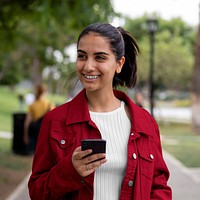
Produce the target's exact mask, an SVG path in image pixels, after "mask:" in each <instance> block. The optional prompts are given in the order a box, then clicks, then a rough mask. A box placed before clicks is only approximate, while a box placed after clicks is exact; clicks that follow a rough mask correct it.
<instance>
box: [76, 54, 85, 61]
mask: <svg viewBox="0 0 200 200" xmlns="http://www.w3.org/2000/svg"><path fill="white" fill-rule="evenodd" d="M86 58H87V56H86V55H85V54H83V53H78V55H77V59H78V60H85V59H86Z"/></svg>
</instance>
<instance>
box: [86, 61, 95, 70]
mask: <svg viewBox="0 0 200 200" xmlns="http://www.w3.org/2000/svg"><path fill="white" fill-rule="evenodd" d="M94 66H95V63H94V61H93V60H92V59H87V61H86V62H85V65H84V70H85V71H87V72H90V71H93V70H94Z"/></svg>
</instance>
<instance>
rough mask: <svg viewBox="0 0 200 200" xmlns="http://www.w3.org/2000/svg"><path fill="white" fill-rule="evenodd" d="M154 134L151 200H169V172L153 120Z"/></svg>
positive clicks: (157, 129)
mask: <svg viewBox="0 0 200 200" xmlns="http://www.w3.org/2000/svg"><path fill="white" fill-rule="evenodd" d="M153 123H154V126H155V132H156V136H155V137H156V138H155V155H156V157H155V167H154V177H153V182H152V190H151V200H171V199H172V191H171V188H170V187H169V186H168V185H167V181H168V179H169V170H168V168H167V166H166V163H165V161H164V158H163V154H162V147H161V141H160V132H159V128H158V125H157V123H156V122H155V120H153Z"/></svg>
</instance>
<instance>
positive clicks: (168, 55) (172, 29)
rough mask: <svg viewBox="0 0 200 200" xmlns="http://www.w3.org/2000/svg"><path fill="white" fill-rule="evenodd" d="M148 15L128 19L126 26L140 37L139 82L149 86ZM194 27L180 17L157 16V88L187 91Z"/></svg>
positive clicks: (189, 81)
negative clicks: (169, 18) (164, 18)
mask: <svg viewBox="0 0 200 200" xmlns="http://www.w3.org/2000/svg"><path fill="white" fill-rule="evenodd" d="M146 19H147V16H146V15H144V16H143V17H140V18H136V19H133V20H132V19H127V21H126V25H125V26H126V28H127V30H129V31H130V32H131V34H132V35H134V36H135V38H136V39H137V41H138V43H139V46H140V55H139V60H138V61H139V67H138V68H139V69H138V77H139V83H138V84H139V85H147V84H148V77H149V59H150V58H149V56H150V52H149V51H150V50H149V38H148V34H147V30H146ZM194 35H195V29H194V28H193V27H190V26H189V25H187V24H186V23H185V22H183V21H182V20H181V19H180V18H175V19H172V20H170V21H166V20H162V19H161V18H158V31H157V32H156V33H155V66H154V68H155V69H154V79H155V80H154V81H155V86H156V87H157V88H163V87H164V88H166V87H167V88H171V89H179V90H188V89H189V88H190V85H191V75H192V67H193V59H194V54H193V53H194V50H193V46H194V40H195V38H194Z"/></svg>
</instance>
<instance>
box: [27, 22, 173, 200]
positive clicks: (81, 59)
mask: <svg viewBox="0 0 200 200" xmlns="http://www.w3.org/2000/svg"><path fill="white" fill-rule="evenodd" d="M137 52H138V46H137V44H136V42H135V40H134V39H133V38H132V37H131V36H130V35H129V34H128V32H126V31H125V30H123V29H122V28H115V27H113V26H112V25H110V24H98V23H97V24H92V25H90V26H88V27H86V28H85V29H84V30H83V31H82V33H81V34H80V36H79V38H78V42H77V61H76V68H77V74H78V78H79V80H80V81H81V82H82V84H83V86H84V89H83V90H82V91H81V92H80V93H79V94H78V95H77V96H76V97H75V98H74V99H72V100H71V101H70V102H68V103H66V104H64V105H62V106H60V107H58V108H56V109H54V110H53V111H52V112H49V113H48V114H47V115H46V116H45V118H44V120H43V124H42V127H41V132H40V133H41V134H40V135H39V140H38V145H37V148H36V152H35V157H34V161H33V171H32V175H31V177H30V180H29V192H30V197H31V199H35V200H36V199H48V200H50V199H68V200H71V199H72V200H92V199H94V200H118V199H120V200H122V199H126V200H148V199H157V200H158V199H163V200H169V199H171V189H170V187H169V186H168V185H167V180H168V177H169V172H168V169H167V166H166V164H165V162H164V160H163V156H162V150H161V144H160V136H159V129H158V126H157V124H156V122H155V121H154V119H153V118H152V117H151V116H150V114H149V113H148V112H147V111H145V110H144V109H142V108H140V107H139V106H137V105H135V104H134V103H133V102H132V100H131V99H130V98H129V97H128V96H127V95H126V94H125V93H123V92H121V91H118V90H114V89H113V88H115V87H116V86H118V85H121V86H127V87H134V85H135V82H136V68H137V62H136V56H137ZM88 138H95V139H100V138H103V139H105V140H106V141H107V146H106V154H104V153H99V154H94V155H89V154H90V153H91V152H92V150H84V151H82V150H81V140H82V139H88Z"/></svg>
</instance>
